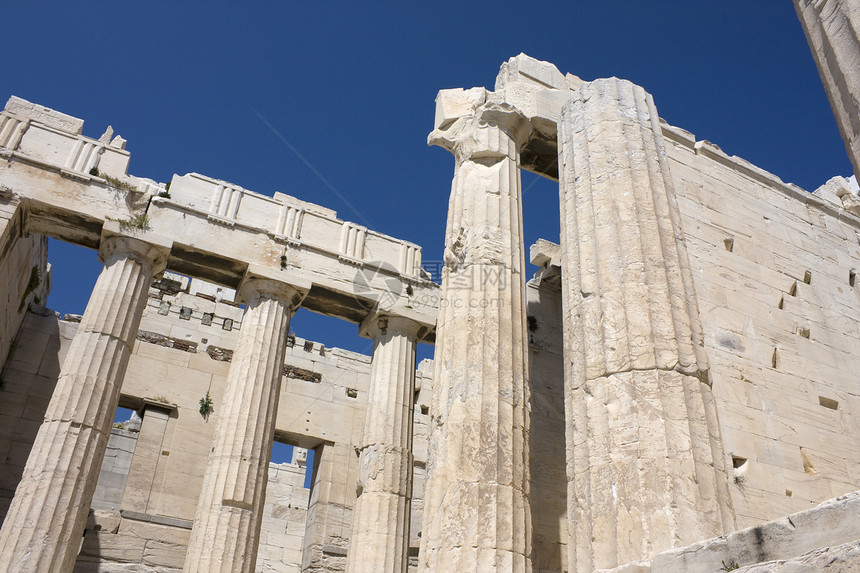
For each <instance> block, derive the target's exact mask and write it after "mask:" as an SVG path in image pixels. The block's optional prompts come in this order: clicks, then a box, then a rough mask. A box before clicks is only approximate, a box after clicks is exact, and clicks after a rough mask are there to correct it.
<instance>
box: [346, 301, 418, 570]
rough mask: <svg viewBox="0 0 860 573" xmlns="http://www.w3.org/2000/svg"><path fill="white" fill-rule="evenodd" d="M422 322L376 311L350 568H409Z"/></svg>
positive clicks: (370, 325)
mask: <svg viewBox="0 0 860 573" xmlns="http://www.w3.org/2000/svg"><path fill="white" fill-rule="evenodd" d="M419 328H420V325H419V324H418V323H416V322H414V321H412V320H409V319H407V318H401V317H395V316H390V317H389V316H377V315H375V314H373V315H371V317H370V318H369V319H368V321H366V322H365V324H364V325H363V328H362V330H363V331H364V333H365V334H366V335H367V336H369V337H370V338H372V339H373V341H374V342H373V360H372V362H371V368H370V390H369V396H368V403H367V410H366V412H365V417H364V431H363V433H362V438H361V444H360V448H361V450H360V452H361V453H360V457H359V470H358V471H359V474H358V480H359V492H358V499H357V500H356V502H355V508H354V509H353V525H352V535H351V536H350V540H349V558H348V561H347V571H349V572H350V573H360V572H361V573H405V572H406V566H407V551H408V549H409V517H410V515H409V511H410V507H411V500H412V407H413V400H414V394H415V342H416V336H417V333H418V330H419Z"/></svg>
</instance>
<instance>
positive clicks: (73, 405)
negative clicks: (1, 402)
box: [0, 225, 169, 572]
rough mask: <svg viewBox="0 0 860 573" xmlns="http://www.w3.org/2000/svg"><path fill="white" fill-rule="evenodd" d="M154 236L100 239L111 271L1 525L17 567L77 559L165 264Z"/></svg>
mask: <svg viewBox="0 0 860 573" xmlns="http://www.w3.org/2000/svg"><path fill="white" fill-rule="evenodd" d="M105 227H106V228H107V227H108V225H105ZM151 240H155V239H154V238H153V237H145V238H144V239H137V238H132V237H125V236H116V235H114V236H105V237H104V238H102V241H101V248H100V253H99V257H100V259H101V260H102V262H104V265H105V266H104V269H103V270H102V272H101V274H100V275H99V278H98V280H97V281H96V285H95V288H94V289H93V293H92V295H91V296H90V301H89V304H88V305H87V308H86V311H85V312H84V316H83V318H82V320H81V324H80V326H79V327H78V332H77V334H76V335H75V338H74V339H73V340H72V344H71V347H70V348H69V352H68V355H67V358H66V360H65V362H64V363H63V366H62V370H61V372H60V378H59V380H58V382H57V386H56V389H55V390H54V394H53V396H52V397H51V402H50V404H49V405H48V409H47V412H46V413H45V421H44V423H43V424H42V427H41V428H40V429H39V433H38V435H37V436H36V440H35V442H34V444H33V449H32V450H31V452H30V457H29V458H28V460H27V465H26V467H25V468H24V473H23V476H22V478H21V482H20V483H19V484H18V489H17V490H16V492H15V497H14V499H13V500H12V505H11V506H10V508H9V512H8V514H7V515H6V520H5V521H4V523H3V528H2V530H0V563H3V564H4V565H5V566H6V567H8V568H9V570H10V571H46V572H47V571H65V572H68V571H71V570H72V568H73V566H74V564H75V558H76V557H77V553H78V548H79V546H80V542H81V536H82V535H83V531H84V526H85V525H86V519H87V512H88V511H89V508H90V503H91V501H92V497H93V492H94V491H95V487H96V481H97V480H98V475H99V471H100V469H101V465H102V459H103V458H104V454H105V448H106V447H107V441H108V438H109V436H110V429H111V423H112V422H113V417H114V414H115V412H116V408H117V403H118V401H119V392H120V386H121V384H122V380H123V377H124V375H125V371H126V367H127V366H128V360H129V356H130V355H131V349H132V345H133V344H134V339H135V335H136V334H137V328H138V325H139V323H140V317H141V315H142V314H143V309H144V307H145V305H146V298H147V294H148V290H149V284H150V283H151V282H152V277H153V275H154V274H155V273H157V272H160V271H161V270H162V269H163V268H164V266H165V264H166V261H167V255H168V252H169V248H168V247H167V243H165V242H159V243H157V244H153V243H152V242H150V241H151Z"/></svg>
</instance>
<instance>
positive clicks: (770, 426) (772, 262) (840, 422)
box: [664, 126, 860, 527]
mask: <svg viewBox="0 0 860 573" xmlns="http://www.w3.org/2000/svg"><path fill="white" fill-rule="evenodd" d="M664 136H665V137H666V140H667V152H668V155H669V158H670V166H671V173H672V175H673V178H674V183H675V189H676V193H677V196H678V204H679V207H680V211H681V216H682V227H683V231H684V234H685V236H686V243H687V248H688V251H689V254H690V259H691V264H692V268H693V276H694V278H695V283H696V284H695V286H696V293H697V295H698V301H699V310H700V313H701V319H702V324H703V326H704V330H705V345H706V348H707V352H708V355H709V358H710V364H711V372H710V375H711V380H712V383H713V389H714V396H715V398H716V400H717V407H718V412H719V418H720V422H721V427H722V435H723V443H724V449H725V455H726V461H727V464H728V466H727V467H728V468H729V472H730V482H731V483H730V489H731V495H732V498H733V502H734V508H735V511H736V513H737V519H738V526H739V527H747V526H751V525H756V524H760V523H762V522H765V521H768V520H771V519H775V518H777V517H779V516H783V515H786V514H789V513H792V512H795V511H800V510H803V509H808V508H809V507H811V506H814V505H815V504H817V503H820V502H822V501H824V500H826V499H829V498H832V497H835V496H838V495H840V494H843V493H846V492H849V491H853V490H856V489H858V488H860V424H858V420H860V398H858V396H857V390H856V388H857V377H856V373H857V371H858V368H860V358H858V354H857V348H858V344H860V331H858V329H857V324H858V321H860V306H858V297H860V290H858V289H860V284H858V285H856V286H855V284H854V273H855V271H856V270H857V269H858V268H860V246H858V244H859V243H858V241H860V219H858V218H857V217H855V216H853V215H851V214H849V213H848V212H847V211H845V210H843V209H841V208H840V207H838V206H836V205H830V204H828V203H826V202H824V201H822V200H819V199H818V198H817V197H814V196H811V195H810V194H808V193H807V192H805V191H803V190H801V189H799V188H797V187H795V186H791V185H786V184H784V183H782V181H780V180H779V179H778V178H777V177H775V176H773V175H771V174H769V173H766V172H764V171H763V170H761V169H759V168H757V167H755V166H753V165H751V164H749V163H747V162H745V161H743V160H741V159H738V158H736V157H729V156H727V155H726V154H725V153H723V152H722V151H720V150H719V148H717V147H716V146H714V145H712V144H710V143H708V142H696V141H695V138H694V137H693V136H692V134H690V133H688V132H685V131H684V130H681V129H677V128H669V127H665V126H664Z"/></svg>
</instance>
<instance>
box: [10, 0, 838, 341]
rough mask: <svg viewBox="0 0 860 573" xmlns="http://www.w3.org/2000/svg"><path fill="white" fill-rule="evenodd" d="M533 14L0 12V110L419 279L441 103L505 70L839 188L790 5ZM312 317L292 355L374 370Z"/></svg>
mask: <svg viewBox="0 0 860 573" xmlns="http://www.w3.org/2000/svg"><path fill="white" fill-rule="evenodd" d="M144 5H146V6H147V7H146V8H144V7H142V6H144ZM239 6H241V8H240V7H239ZM540 6H541V7H540V8H535V7H534V6H530V5H527V4H514V3H505V2H496V3H486V4H484V3H454V2H432V3H430V2H427V3H421V4H419V3H412V2H400V3H396V4H395V3H392V4H385V3H375V2H349V3H347V2H322V3H301V4H299V3H289V2H247V3H242V4H239V3H230V4H226V3H218V2H209V3H202V2H175V3H167V2H161V3H130V2H110V3H108V2H104V3H71V2H69V3H62V4H53V3H43V2H38V3H37V2H26V3H25V2H15V1H13V2H7V3H6V4H5V5H4V8H3V20H4V25H3V46H4V48H3V66H2V71H0V98H2V99H4V100H5V98H7V97H8V96H9V95H11V94H15V95H17V96H19V97H23V98H25V99H28V100H30V101H33V102H37V103H40V104H43V105H46V106H48V107H52V108H54V109H57V110H60V111H62V112H65V113H68V114H71V115H73V116H76V117H80V118H82V119H84V120H85V122H86V123H85V126H84V133H85V134H86V135H90V136H94V137H98V136H99V135H101V133H102V132H103V131H104V129H105V127H106V126H107V125H108V124H110V125H112V126H113V128H114V129H115V131H116V132H117V133H118V134H120V135H122V136H123V137H124V138H126V139H127V140H128V149H129V150H130V151H131V164H130V168H129V171H130V173H132V174H134V175H137V176H141V177H150V178H152V179H156V180H158V181H168V180H170V178H171V177H172V175H173V174H174V173H179V174H184V173H187V172H192V171H196V172H199V173H203V174H206V175H209V176H212V177H217V178H221V179H226V180H228V181H232V182H235V183H237V184H239V185H242V186H243V187H245V188H248V189H252V190H255V191H258V192H260V193H266V194H271V193H272V192H274V191H276V190H278V191H282V192H284V193H288V194H291V195H294V196H296V197H299V198H301V199H304V200H307V201H312V202H315V203H318V204H321V205H324V206H326V207H329V208H333V209H336V210H337V211H338V215H339V216H340V217H341V218H344V219H348V220H353V221H357V222H361V223H364V224H367V225H368V226H369V227H371V228H373V229H375V230H377V231H380V232H383V233H386V234H389V235H393V236H395V237H398V238H403V239H407V240H410V241H414V242H416V243H418V244H420V245H422V246H423V247H424V259H425V260H428V261H429V260H439V258H440V256H441V252H442V245H443V240H444V221H445V211H446V207H447V197H448V193H449V191H450V181H451V175H452V171H453V159H452V157H451V156H450V155H449V154H448V153H447V152H445V151H443V150H441V149H438V148H428V147H427V145H426V137H427V133H428V132H429V131H430V129H431V128H432V122H433V113H434V98H435V95H436V92H437V91H438V90H439V89H444V88H453V87H467V88H468V87H472V86H486V87H488V88H492V86H493V84H494V80H495V76H496V73H497V72H498V68H499V65H500V64H501V63H502V62H503V61H504V60H507V59H508V58H509V57H511V56H514V55H516V54H518V53H520V52H525V53H527V54H529V55H531V56H533V57H536V58H539V59H542V60H548V61H551V62H553V63H554V64H556V66H557V67H558V68H559V69H560V70H561V71H562V72H564V73H566V72H571V73H573V74H576V75H578V76H580V77H581V78H583V79H585V80H591V79H594V78H597V77H607V76H613V75H614V76H618V77H622V78H626V79H629V80H632V81H634V82H636V83H638V84H640V85H642V86H643V87H645V89H646V90H648V91H649V92H651V93H652V94H653V95H654V100H655V103H656V105H657V109H658V110H659V112H660V114H661V116H662V117H664V118H665V119H666V120H667V121H668V122H669V123H672V124H674V125H677V126H680V127H683V128H685V129H688V130H690V131H692V132H693V133H695V134H696V136H697V138H698V139H707V140H709V141H712V142H714V143H716V144H718V145H719V146H720V147H721V148H722V149H723V150H724V151H726V152H727V153H729V154H735V155H739V156H741V157H743V158H745V159H747V160H749V161H751V162H753V163H755V164H757V165H759V166H761V167H762V168H764V169H767V170H769V171H771V172H773V173H775V174H777V175H778V176H780V177H781V178H782V179H783V180H785V181H790V182H794V183H796V184H798V185H800V186H801V187H803V188H805V189H807V190H810V191H811V190H813V189H815V188H816V187H817V186H818V185H820V184H821V183H823V182H824V181H826V180H827V179H828V178H830V177H831V176H833V175H837V174H838V175H846V176H847V175H849V174H850V173H851V167H850V164H849V162H848V159H847V157H846V154H845V149H844V146H843V144H842V141H841V139H840V138H839V134H838V131H837V128H836V124H835V121H834V119H833V116H832V114H831V112H830V108H829V106H828V104H827V100H826V96H825V94H824V90H823V88H822V87H821V84H820V80H819V77H818V73H817V71H816V69H815V65H814V62H813V60H812V56H811V54H810V52H809V48H808V46H807V43H806V39H805V38H804V36H803V32H802V30H801V27H800V24H799V23H798V21H797V17H796V16H795V13H794V9H793V7H792V5H791V2H789V1H787V0H785V1H776V0H756V1H754V2H750V1H749V0H744V1H733V0H720V1H699V0H685V1H674V0H670V1H662V2H659V3H658V2H641V1H623V2H622V1H611V0H604V1H601V2H574V1H568V2H558V3H553V2H545V3H540ZM261 118H263V119H261ZM263 120H265V121H263ZM267 123H268V124H270V125H271V126H272V127H274V128H275V129H276V130H277V131H278V132H279V133H280V134H281V135H282V136H283V137H284V138H285V139H286V140H287V141H289V142H290V144H291V145H292V146H293V147H294V148H295V149H296V150H297V151H298V152H299V153H300V154H301V155H302V156H303V157H304V158H305V160H306V161H307V163H308V164H310V165H311V166H313V169H310V168H309V167H308V165H307V164H306V163H305V162H303V161H302V160H301V159H300V158H299V157H298V156H297V154H296V153H294V152H293V151H292V150H291V149H290V148H289V146H287V145H285V144H284V143H283V142H282V141H280V140H279V138H278V137H277V136H276V135H275V134H274V133H273V131H272V129H270V127H269V126H268V125H267ZM315 171H316V173H315ZM318 174H319V175H318ZM320 175H321V176H322V177H320ZM323 179H324V180H325V181H327V182H328V184H327V183H326V182H325V181H323ZM523 183H524V189H525V191H524V209H525V229H526V242H527V244H530V243H531V242H533V241H534V240H535V239H536V238H538V237H540V236H543V237H545V238H548V239H551V240H556V241H557V240H558V232H559V231H558V229H559V224H558V195H557V193H558V191H557V185H555V184H553V183H552V182H549V181H545V180H542V179H539V178H537V177H535V176H533V175H530V174H527V173H524V174H523ZM335 191H336V192H335ZM340 195H342V196H343V197H344V198H346V200H347V201H348V204H349V205H351V206H352V207H350V206H349V205H348V204H347V203H346V202H344V201H343V200H342V198H341V197H340ZM51 248H52V252H51V255H50V258H51V262H52V264H53V265H54V269H55V270H54V291H53V293H52V295H51V297H50V299H49V305H50V306H51V307H52V308H54V309H56V310H59V311H60V312H63V313H66V312H77V313H80V312H82V311H83V309H84V307H85V305H86V300H87V298H88V295H89V291H90V289H91V285H92V284H93V283H94V282H95V279H96V276H97V273H98V270H99V268H100V266H99V264H98V262H97V260H96V257H95V253H94V252H92V251H86V250H82V249H78V248H69V247H64V246H63V245H58V244H56V242H54V243H52V246H51ZM309 315H310V313H306V312H302V313H299V315H297V317H296V318H295V320H294V322H293V330H294V331H295V332H296V334H298V335H299V336H303V337H308V338H314V339H317V340H320V341H322V342H324V343H326V344H327V345H329V346H334V345H336V346H342V347H346V348H350V349H354V350H357V351H361V352H364V353H369V352H370V350H371V347H370V345H369V343H368V342H367V341H364V340H362V339H359V338H358V337H357V335H356V330H357V329H356V328H355V326H354V325H351V324H346V323H339V322H338V321H334V320H332V319H325V320H319V319H315V318H314V317H312V316H309ZM428 354H429V350H428V349H423V350H422V352H421V355H422V356H427V355H428Z"/></svg>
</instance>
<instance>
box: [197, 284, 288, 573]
mask: <svg viewBox="0 0 860 573" xmlns="http://www.w3.org/2000/svg"><path fill="white" fill-rule="evenodd" d="M239 294H240V297H241V298H242V299H243V300H245V302H246V307H245V315H244V317H243V319H242V330H241V331H240V333H239V340H238V343H237V348H236V351H235V353H234V355H233V362H232V364H231V366H230V372H229V374H228V375H227V387H226V390H225V392H224V401H223V404H221V405H219V406H218V407H219V408H220V409H222V410H223V412H222V413H221V415H220V416H219V418H218V427H217V428H216V430H215V439H214V443H213V447H212V453H211V454H210V456H209V463H208V466H207V468H206V474H205V476H204V478H203V491H202V492H201V495H200V502H199V505H198V507H197V515H196V516H195V518H194V526H193V529H192V533H191V539H190V540H189V543H188V553H187V556H186V559H185V568H184V570H185V571H186V572H192V571H200V572H209V571H223V572H225V573H226V572H228V571H229V572H234V571H243V572H250V571H254V567H255V565H256V560H257V546H258V544H259V541H260V538H259V536H260V524H261V520H262V516H263V504H264V503H265V496H266V483H267V480H268V469H269V458H270V457H271V452H272V440H273V438H274V433H275V419H276V418H277V408H278V396H279V393H280V388H281V376H282V371H283V368H284V347H285V345H286V337H287V334H288V331H289V323H290V317H291V316H292V313H293V311H294V310H295V308H296V307H297V305H298V303H299V302H300V301H301V299H302V296H303V295H302V293H301V291H300V290H299V289H297V288H295V287H293V286H290V285H288V284H285V283H281V282H278V281H275V280H272V279H269V278H259V277H250V278H249V280H246V281H245V283H244V284H243V285H242V287H241V288H240V290H239Z"/></svg>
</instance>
